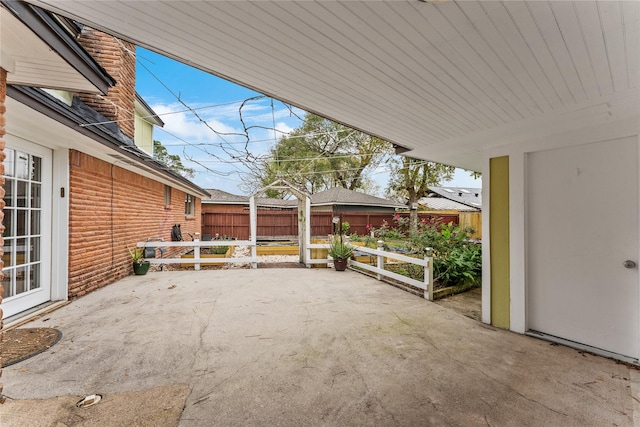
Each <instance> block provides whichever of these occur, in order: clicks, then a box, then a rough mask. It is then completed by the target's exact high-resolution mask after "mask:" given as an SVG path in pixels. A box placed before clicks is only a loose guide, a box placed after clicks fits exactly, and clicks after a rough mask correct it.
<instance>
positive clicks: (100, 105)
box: [78, 27, 136, 138]
mask: <svg viewBox="0 0 640 427" xmlns="http://www.w3.org/2000/svg"><path fill="white" fill-rule="evenodd" d="M78 41H79V43H80V44H81V45H82V46H83V47H84V48H85V49H86V51H87V52H88V53H89V55H91V56H92V57H93V58H94V59H95V60H96V61H97V62H98V64H100V65H101V66H102V67H103V68H104V69H105V70H106V71H107V73H109V75H110V76H111V77H113V78H114V79H115V81H116V85H115V86H113V87H112V88H110V89H109V92H108V94H107V96H103V95H92V94H81V95H80V99H82V101H84V102H85V103H86V104H87V105H89V106H90V107H91V108H93V109H94V110H96V111H98V112H100V113H102V114H103V115H104V116H105V117H107V118H109V119H111V120H116V121H118V125H119V126H120V129H121V130H122V132H123V133H124V134H125V135H127V136H128V137H130V138H133V137H134V134H135V100H136V89H135V87H136V57H135V52H136V48H135V45H134V44H132V43H129V42H125V41H122V40H118V39H116V38H115V37H113V36H110V35H108V34H105V33H103V32H100V31H97V30H94V29H92V28H89V27H85V28H84V29H83V30H82V32H81V34H80V36H79V38H78Z"/></svg>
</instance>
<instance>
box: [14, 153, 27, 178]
mask: <svg viewBox="0 0 640 427" xmlns="http://www.w3.org/2000/svg"><path fill="white" fill-rule="evenodd" d="M30 169H31V168H30V164H29V155H28V154H27V153H23V152H21V151H16V178H19V179H29V176H31V170H30Z"/></svg>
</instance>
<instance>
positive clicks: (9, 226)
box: [2, 209, 16, 237]
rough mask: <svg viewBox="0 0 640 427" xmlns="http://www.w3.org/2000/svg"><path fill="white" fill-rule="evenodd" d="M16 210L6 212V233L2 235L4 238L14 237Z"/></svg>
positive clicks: (6, 210)
mask: <svg viewBox="0 0 640 427" xmlns="http://www.w3.org/2000/svg"><path fill="white" fill-rule="evenodd" d="M15 214H16V211H15V209H5V210H4V220H3V222H4V233H2V236H3V237H12V236H13V235H14V234H13V217H14V216H15Z"/></svg>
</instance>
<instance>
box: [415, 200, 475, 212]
mask: <svg viewBox="0 0 640 427" xmlns="http://www.w3.org/2000/svg"><path fill="white" fill-rule="evenodd" d="M418 204H419V205H421V206H424V207H425V208H427V209H428V210H433V211H459V212H477V211H479V210H480V209H479V208H473V207H471V206H467V205H463V204H462V203H458V202H455V201H453V200H449V199H445V198H443V197H423V198H422V199H420V200H418Z"/></svg>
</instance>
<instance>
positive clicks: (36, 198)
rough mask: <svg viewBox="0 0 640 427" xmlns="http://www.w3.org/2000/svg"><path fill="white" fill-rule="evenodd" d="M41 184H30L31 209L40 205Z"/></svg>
mask: <svg viewBox="0 0 640 427" xmlns="http://www.w3.org/2000/svg"><path fill="white" fill-rule="evenodd" d="M41 190H42V184H34V183H32V184H31V207H32V208H39V207H41V205H42V194H41Z"/></svg>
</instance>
